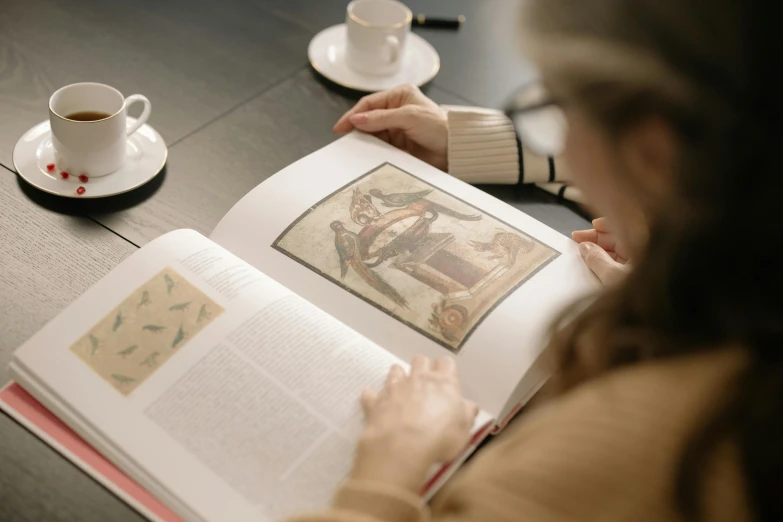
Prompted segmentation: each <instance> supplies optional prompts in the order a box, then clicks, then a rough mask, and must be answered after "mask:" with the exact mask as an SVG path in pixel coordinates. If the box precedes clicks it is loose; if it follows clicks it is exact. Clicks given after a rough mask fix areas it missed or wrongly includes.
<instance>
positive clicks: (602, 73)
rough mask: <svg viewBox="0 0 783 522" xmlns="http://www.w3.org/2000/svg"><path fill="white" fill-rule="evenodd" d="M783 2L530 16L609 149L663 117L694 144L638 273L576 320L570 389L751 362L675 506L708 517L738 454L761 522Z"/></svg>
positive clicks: (778, 192) (714, 421)
mask: <svg viewBox="0 0 783 522" xmlns="http://www.w3.org/2000/svg"><path fill="white" fill-rule="evenodd" d="M774 4H775V2H768V3H767V2H764V1H762V0H749V1H748V0H718V1H714V0H531V1H530V2H529V5H528V6H527V9H526V10H525V11H524V13H525V14H524V19H523V25H524V32H525V36H526V47H527V49H528V52H529V53H530V56H531V57H532V58H533V59H534V61H535V62H536V64H537V65H538V66H539V68H540V70H541V75H542V78H543V80H544V82H545V84H546V85H547V87H549V88H550V90H551V91H553V94H554V95H555V96H557V97H558V98H559V99H563V100H566V101H567V102H568V103H573V104H574V105H575V106H577V107H578V108H579V109H580V110H582V111H583V112H585V113H586V114H588V115H589V116H590V117H592V118H593V119H594V120H595V121H596V122H598V123H599V125H600V126H601V127H602V128H603V129H604V130H605V131H606V132H607V133H608V134H609V135H612V134H615V135H617V134H620V133H622V132H623V131H624V130H625V129H627V128H629V126H630V125H633V124H634V123H635V122H637V121H640V120H641V119H643V118H644V117H647V116H650V115H655V116H663V117H664V118H665V119H666V120H667V121H668V122H670V124H671V126H672V127H673V128H674V129H675V131H676V133H677V136H678V138H679V141H680V144H681V158H680V160H679V164H678V172H677V176H676V179H675V188H674V196H673V197H672V198H671V199H670V200H669V201H668V202H666V203H665V204H663V205H660V204H659V205H657V206H656V207H652V206H651V207H650V208H645V209H644V211H645V214H646V216H647V219H648V225H649V236H648V238H647V241H646V246H645V248H644V253H643V255H641V256H640V257H639V258H638V259H634V269H633V272H632V273H631V274H630V276H629V277H628V278H627V280H626V281H624V283H623V284H621V285H619V286H617V287H615V288H611V289H609V290H607V291H606V292H605V293H604V294H603V295H601V296H600V297H599V298H598V299H597V300H596V301H595V302H594V303H593V304H591V305H590V306H589V307H588V308H587V309H586V310H584V311H582V312H581V313H579V314H578V315H577V316H576V318H574V319H573V320H569V321H565V320H564V321H561V322H560V323H559V324H558V325H557V328H556V331H555V333H554V335H553V351H554V352H555V353H556V354H557V357H558V362H559V373H558V378H559V382H560V384H561V385H562V388H563V389H569V388H572V387H574V386H576V385H577V384H579V383H581V382H583V381H585V380H586V379H589V378H591V377H594V376H595V375H597V374H599V373H602V372H605V371H607V370H609V369H612V368H617V367H619V366H622V365H626V364H633V363H637V362H640V361H645V360H651V359H661V358H667V357H676V356H678V355H681V354H685V353H693V352H697V351H703V350H716V349H720V348H722V347H728V346H740V347H742V349H743V350H744V351H745V352H747V355H748V361H749V362H748V364H747V366H746V367H744V368H743V370H742V372H741V374H740V376H739V377H738V378H737V380H736V382H734V383H733V385H732V386H730V387H729V389H728V390H727V394H726V395H727V396H726V397H724V398H723V399H724V400H716V404H718V403H719V404H720V406H719V407H716V410H715V411H714V412H712V413H711V414H710V417H709V418H708V420H707V422H706V423H705V424H704V425H702V426H700V427H699V430H697V431H696V432H695V433H694V434H693V436H692V438H691V440H690V442H689V444H688V445H687V448H686V451H685V453H684V454H683V456H682V459H681V465H680V470H679V476H678V477H677V479H676V480H677V499H676V501H677V502H678V505H679V506H680V508H681V509H682V511H683V513H684V514H685V515H687V516H689V517H691V518H693V519H698V518H699V517H700V515H701V506H702V502H703V499H702V498H700V492H701V486H702V484H703V479H704V477H703V476H702V474H703V470H704V468H705V464H706V462H707V461H708V459H709V458H710V456H711V454H712V453H713V452H714V451H715V450H716V448H717V445H718V443H720V442H723V441H726V440H728V441H730V442H731V443H732V444H734V445H735V446H736V447H737V449H738V450H739V455H740V461H741V466H742V473H743V476H744V482H745V483H746V486H747V494H748V497H749V498H748V500H749V502H750V504H751V507H752V509H753V510H754V513H755V516H756V518H757V519H758V520H783V497H781V495H780V491H781V486H780V479H781V477H783V274H781V270H782V269H783V223H782V221H783V220H781V219H780V218H778V214H779V212H780V210H779V209H780V207H781V203H782V202H783V167H782V166H781V162H780V160H779V159H778V156H779V155H780V153H779V152H778V149H780V148H781V146H783V130H782V129H783V94H781V93H780V92H778V91H779V82H777V81H776V77H777V76H779V72H778V70H777V69H778V68H779V66H780V64H781V63H783V61H782V60H781V56H783V35H781V31H782V30H781V29H780V27H778V25H779V22H780V17H779V16H775V13H773V12H771V11H772V7H771V6H773V5H774ZM620 182H625V183H627V182H628V181H627V180H618V183H620ZM640 201H642V202H644V199H643V198H640ZM566 316H567V315H566ZM566 316H564V317H566Z"/></svg>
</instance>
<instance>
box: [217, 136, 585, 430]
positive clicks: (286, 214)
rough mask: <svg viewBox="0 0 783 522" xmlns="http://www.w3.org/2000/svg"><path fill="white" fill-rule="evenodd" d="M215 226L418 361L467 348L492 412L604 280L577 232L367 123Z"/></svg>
mask: <svg viewBox="0 0 783 522" xmlns="http://www.w3.org/2000/svg"><path fill="white" fill-rule="evenodd" d="M211 237H212V238H213V239H214V240H215V241H216V242H217V243H219V244H221V245H222V246H224V247H225V248H227V249H228V250H230V251H232V252H233V253H235V254H236V255H238V256H239V257H241V258H243V259H244V260H246V261H247V262H249V263H250V264H252V265H254V266H256V267H257V268H259V270H262V271H263V272H265V273H266V274H268V275H270V276H271V277H273V278H274V279H275V280H277V281H278V282H280V283H282V284H283V285H285V286H286V287H287V288H289V289H291V290H293V291H294V292H296V293H297V294H299V295H301V296H303V297H304V298H305V299H307V300H308V301H310V302H311V303H313V304H315V305H317V306H318V307H319V308H321V309H322V310H324V311H326V312H328V313H329V314H330V315H332V316H333V317H335V318H337V319H339V320H340V321H342V322H344V323H345V324H347V325H348V326H350V327H351V328H352V329H354V330H356V331H357V332H359V333H361V334H362V335H364V336H365V337H367V338H369V339H371V340H372V341H374V342H375V343H377V344H379V345H381V346H383V347H384V348H386V349H388V350H390V351H392V352H393V353H394V354H395V355H397V356H398V357H400V358H402V359H404V360H406V361H410V359H411V358H412V357H413V356H414V355H415V354H417V353H424V354H426V355H429V356H431V357H438V356H442V355H452V356H455V357H456V358H457V360H458V366H459V368H460V373H461V376H462V378H463V381H464V384H465V390H466V394H467V396H468V397H470V398H471V399H473V400H475V401H477V402H478V403H479V404H480V405H481V406H482V407H483V408H485V409H487V411H489V412H490V413H492V414H493V415H498V414H499V413H500V412H501V411H502V410H503V409H504V405H505V403H506V401H507V400H508V398H509V396H510V395H511V394H512V392H513V391H514V390H515V389H517V385H518V383H519V382H520V379H521V378H522V376H523V375H524V374H525V373H526V372H527V370H528V369H529V368H530V367H531V366H532V364H533V363H534V361H535V360H536V358H537V356H538V355H539V353H540V351H541V350H542V348H543V347H544V346H545V344H546V337H547V333H548V328H549V326H550V324H551V322H552V320H553V319H554V318H555V317H556V315H557V314H558V313H559V312H560V311H561V310H562V308H563V307H564V306H565V305H566V304H568V303H570V302H572V301H573V300H575V299H576V298H578V297H579V296H582V295H585V294H588V293H590V292H592V291H593V290H594V289H596V288H597V281H596V280H595V278H594V277H593V276H592V274H591V273H590V272H589V270H588V269H587V268H586V267H585V266H584V263H583V262H582V260H581V258H580V257H579V254H578V251H577V248H576V245H575V244H574V243H573V241H571V240H570V239H569V238H566V237H565V236H563V235H561V234H559V233H557V232H555V231H554V230H552V229H550V228H549V227H547V226H545V225H543V224H542V223H540V222H538V221H536V220H534V219H532V218H530V217H529V216H527V215H525V214H523V213H521V212H519V211H518V210H516V209H514V208H512V207H510V206H508V205H506V204H504V203H501V202H500V201H498V200H497V199H495V198H493V197H492V196H489V195H488V194H486V193H484V192H482V191H480V190H478V189H476V188H474V187H471V186H469V185H467V184H465V183H462V182H461V181H459V180H457V179H455V178H452V177H451V176H448V175H447V174H445V173H443V172H441V171H439V170H437V169H435V168H433V167H431V166H429V165H427V164H425V163H423V162H421V161H419V160H417V159H416V158H413V157H412V156H410V155H408V154H405V153H403V152H400V151H398V150H397V149H395V148H394V147H392V146H390V145H388V144H386V143H383V142H382V141H380V140H378V139H376V138H373V137H371V136H367V135H363V134H359V133H353V134H350V135H348V136H346V137H344V138H342V139H340V140H338V141H336V142H335V143H333V144H331V145H329V146H327V147H325V148H324V149H321V150H319V151H317V152H315V153H313V154H311V155H310V156H307V157H305V158H303V159H302V160H300V161H298V162H296V163H294V164H293V165H291V166H290V167H288V168H286V169H284V170H282V171H281V172H279V173H278V174H276V175H274V176H273V177H271V178H270V179H268V180H266V181H265V182H264V183H262V184H261V185H259V186H258V187H257V188H255V189H254V190H253V191H251V192H250V193H249V194H248V195H247V196H245V197H244V198H243V199H242V200H241V201H240V202H239V203H237V205H235V206H234V208H233V209H231V211H229V213H228V214H226V216H225V217H224V219H223V220H222V221H221V222H220V223H219V224H218V226H217V228H216V229H215V231H214V232H213V234H212V236H211ZM539 385H540V383H531V387H532V388H535V387H537V386H539ZM532 388H531V389H532Z"/></svg>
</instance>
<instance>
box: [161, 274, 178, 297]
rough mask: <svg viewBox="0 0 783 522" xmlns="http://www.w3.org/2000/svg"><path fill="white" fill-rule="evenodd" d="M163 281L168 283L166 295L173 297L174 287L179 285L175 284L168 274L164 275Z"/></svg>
mask: <svg viewBox="0 0 783 522" xmlns="http://www.w3.org/2000/svg"><path fill="white" fill-rule="evenodd" d="M163 280H164V281H166V293H167V294H169V295H171V291H172V290H174V287H175V286H176V285H177V284H176V283H175V282H174V280H173V279H172V278H171V276H169V275H168V274H164V275H163Z"/></svg>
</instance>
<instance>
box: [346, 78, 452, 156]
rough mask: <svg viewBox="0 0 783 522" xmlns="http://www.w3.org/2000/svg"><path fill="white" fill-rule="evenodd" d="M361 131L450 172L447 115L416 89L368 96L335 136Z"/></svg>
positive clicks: (402, 86) (397, 90) (390, 91)
mask: <svg viewBox="0 0 783 522" xmlns="http://www.w3.org/2000/svg"><path fill="white" fill-rule="evenodd" d="M353 129H358V130H360V131H364V132H369V133H371V134H374V135H375V136H377V137H379V138H380V139H382V140H383V141H385V142H387V143H391V144H392V145H394V146H395V147H397V148H398V149H402V150H404V151H406V152H409V153H410V154H412V155H414V156H416V157H417V158H419V159H420V160H423V161H426V162H427V163H429V164H430V165H432V166H433V167H437V168H439V169H441V170H444V171H445V170H446V169H447V167H448V158H447V155H446V152H447V149H448V140H449V131H448V125H447V122H446V111H445V110H444V109H442V108H441V107H439V106H438V104H437V103H435V102H434V101H432V100H430V99H429V98H427V97H426V96H424V94H422V92H421V91H420V90H419V88H418V87H416V86H415V85H400V86H398V87H395V88H393V89H390V90H388V91H383V92H377V93H375V94H370V95H368V96H365V97H364V98H362V99H361V100H359V102H358V103H357V104H356V105H355V106H354V107H353V108H352V109H351V110H349V111H348V112H346V113H345V114H343V116H342V118H340V120H339V121H338V122H337V123H336V124H335V126H334V132H337V133H340V134H344V133H347V132H350V131H352V130H353Z"/></svg>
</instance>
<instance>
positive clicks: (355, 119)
mask: <svg viewBox="0 0 783 522" xmlns="http://www.w3.org/2000/svg"><path fill="white" fill-rule="evenodd" d="M348 121H350V122H351V123H353V124H354V125H361V124H362V123H367V115H366V114H361V113H359V114H354V115H353V116H351V117H350V118H348Z"/></svg>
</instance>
